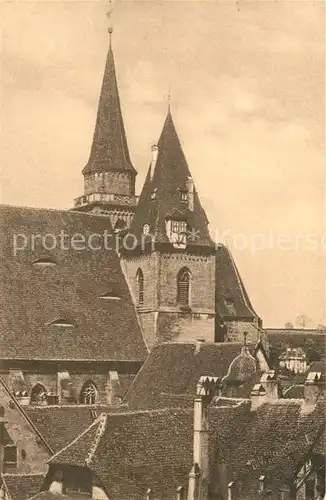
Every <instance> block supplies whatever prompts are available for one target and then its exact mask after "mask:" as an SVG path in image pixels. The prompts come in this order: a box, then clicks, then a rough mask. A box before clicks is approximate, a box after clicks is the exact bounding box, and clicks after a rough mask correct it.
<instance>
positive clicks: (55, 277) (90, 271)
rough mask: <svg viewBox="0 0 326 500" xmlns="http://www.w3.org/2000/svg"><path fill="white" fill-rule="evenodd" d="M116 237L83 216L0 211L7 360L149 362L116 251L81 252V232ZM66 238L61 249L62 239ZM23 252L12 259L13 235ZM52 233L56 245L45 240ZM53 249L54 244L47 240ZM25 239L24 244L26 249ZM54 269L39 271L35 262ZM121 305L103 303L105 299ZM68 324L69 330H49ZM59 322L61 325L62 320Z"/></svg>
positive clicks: (0, 338) (0, 348)
mask: <svg viewBox="0 0 326 500" xmlns="http://www.w3.org/2000/svg"><path fill="white" fill-rule="evenodd" d="M105 230H106V231H108V234H110V233H111V231H112V230H111V227H110V222H109V220H108V218H104V217H97V216H94V215H89V214H83V213H80V212H71V211H69V212H68V211H59V210H48V209H36V208H35V209H34V208H24V207H12V206H1V207H0V232H1V238H0V239H1V241H0V261H1V267H0V281H1V292H0V311H1V312H0V353H1V355H0V356H1V358H2V359H33V360H46V359H47V360H49V359H51V360H95V361H99V360H101V361H105V360H107V361H108V360H116V361H143V360H144V359H145V358H146V356H147V349H146V347H145V344H144V340H143V337H142V333H141V330H140V327H139V323H138V321H137V316H136V311H135V308H134V305H133V303H132V299H131V296H130V293H129V289H128V286H127V283H126V281H125V278H124V275H123V273H122V270H121V267H120V262H119V259H118V256H117V254H116V253H115V251H114V250H106V249H105V248H103V246H104V245H103V239H102V240H101V239H100V238H98V239H97V240H96V241H97V242H96V243H94V245H98V244H99V243H101V242H102V249H101V250H97V251H95V250H91V249H90V248H87V246H86V249H84V250H76V249H75V248H76V246H75V248H74V247H73V245H71V243H70V242H71V238H72V237H73V236H74V235H76V234H78V233H80V234H82V235H83V236H84V237H85V239H86V241H88V238H89V236H90V235H91V234H94V233H98V234H100V235H103V234H104V231H105ZM61 232H64V234H65V235H66V237H65V238H66V239H65V240H64V243H63V245H64V247H65V248H66V249H63V248H62V243H61V240H60V234H62V233H61ZM19 234H21V235H25V237H26V241H27V243H26V249H25V250H22V251H17V255H15V253H14V249H13V242H14V238H15V235H19ZM47 234H50V235H51V234H52V235H54V237H55V238H56V239H55V240H54V243H55V244H56V247H55V248H54V249H53V250H46V249H45V248H44V247H43V245H42V241H41V238H39V239H38V240H34V241H35V244H34V250H33V249H32V241H33V240H32V238H33V235H41V236H43V237H45V235H47ZM46 241H48V242H47V243H46V244H47V245H48V247H50V245H52V246H53V238H51V239H49V240H46ZM22 242H23V238H21V239H20V240H19V243H20V244H22ZM39 258H45V259H52V260H53V262H54V263H55V264H56V265H49V266H43V265H35V264H33V262H34V261H35V260H36V259H39ZM109 291H110V293H114V294H116V295H118V296H119V297H120V298H121V299H120V300H103V299H101V298H100V296H101V295H103V294H105V293H108V292H109ZM62 319H63V320H67V322H68V323H71V324H72V325H73V326H72V327H64V326H56V325H54V324H49V323H50V322H51V321H55V320H60V321H61V320H62ZM60 321H59V322H60Z"/></svg>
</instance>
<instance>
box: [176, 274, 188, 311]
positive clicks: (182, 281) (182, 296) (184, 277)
mask: <svg viewBox="0 0 326 500" xmlns="http://www.w3.org/2000/svg"><path fill="white" fill-rule="evenodd" d="M190 277H191V274H190V271H189V269H187V268H186V267H183V268H182V269H181V270H180V271H179V273H178V277H177V302H178V304H180V305H181V306H189V303H190Z"/></svg>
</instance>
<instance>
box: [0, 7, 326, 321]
mask: <svg viewBox="0 0 326 500" xmlns="http://www.w3.org/2000/svg"><path fill="white" fill-rule="evenodd" d="M107 10H108V3H105V2H100V1H95V0H94V1H87V2H86V1H85V2H83V1H79V2H78V1H77V2H76V1H72V0H71V1H69V0H66V1H30V0H20V1H8V2H7V1H3V0H2V2H1V3H0V18H1V21H0V23H1V38H0V43H1V100H0V102H1V175H2V182H1V190H2V192H1V202H2V203H8V204H15V205H27V206H38V207H53V208H70V207H71V206H72V200H73V198H74V197H77V196H79V195H80V194H81V193H82V185H83V179H82V175H81V169H82V168H83V167H84V165H85V164H86V162H87V159H88V154H89V150H90V145H91V141H92V134H93V129H94V123H95V117H96V116H95V115H96V109H97V99H98V95H99V91H100V85H101V81H102V72H103V68H104V63H105V58H106V52H107V47H108V36H107V26H108V20H107V18H106V16H105V12H106V11H107ZM112 23H113V26H114V33H113V45H114V53H115V60H116V68H117V74H118V79H119V87H120V97H121V101H122V109H123V115H124V120H125V126H126V132H127V137H128V143H129V147H130V152H131V155H132V160H133V163H134V165H135V167H136V169H137V170H138V172H139V175H138V191H139V190H140V188H141V186H142V182H143V179H144V175H145V172H146V170H147V168H148V165H149V154H150V146H151V144H152V143H153V142H155V141H157V139H158V134H159V133H160V130H161V128H162V125H163V122H164V119H165V115H166V111H167V100H168V99H167V96H168V92H169V88H170V89H171V107H172V114H173V118H174V121H175V123H176V127H177V130H178V133H179V136H180V138H181V140H182V144H183V147H184V151H185V154H186V157H187V159H188V162H189V167H190V169H191V171H192V173H193V176H194V180H195V184H196V187H197V190H198V191H199V194H200V198H201V200H202V204H203V206H204V207H205V209H206V213H207V216H208V218H209V220H210V222H211V226H210V227H211V232H212V235H213V237H215V238H216V239H220V238H219V237H220V236H221V235H223V233H224V232H225V231H227V232H228V237H227V242H228V244H229V245H230V247H231V250H232V253H233V255H234V258H235V260H236V262H237V265H238V267H239V269H240V272H241V274H242V276H243V278H244V282H245V283H246V286H247V289H248V292H249V294H250V296H251V298H252V302H253V303H254V304H255V307H256V310H257V312H258V313H259V314H260V316H261V317H262V318H263V320H264V324H265V326H283V325H284V323H285V322H286V321H294V320H295V317H296V316H297V315H298V314H301V313H306V314H307V315H308V316H309V317H310V318H311V320H312V321H311V323H309V325H308V326H312V327H313V326H315V325H317V324H319V323H324V324H325V255H326V251H325V249H326V241H325V240H323V239H322V238H323V235H324V234H325V154H324V153H325V139H324V86H325V64H324V42H325V40H324V3H323V2H313V1H283V0H279V1H254V2H247V1H242V0H239V1H238V2H234V1H227V0H224V1H200V2H198V1H158V0H151V1H139V2H135V1H122V0H120V1H119V0H117V1H116V2H115V3H114V9H113V16H112ZM253 235H261V236H260V239H264V240H265V246H264V248H262V249H261V250H260V251H256V252H255V251H254V250H253V248H252V245H251V241H252V238H253ZM282 235H284V236H285V237H286V238H288V239H289V243H288V244H286V245H285V246H286V248H287V249H284V245H282V247H280V246H281V244H280V243H278V242H279V240H280V237H281V236H282ZM309 235H312V236H313V238H314V240H313V241H315V243H314V244H312V243H311V240H309V241H310V243H309V241H308V239H309ZM311 239H312V238H311Z"/></svg>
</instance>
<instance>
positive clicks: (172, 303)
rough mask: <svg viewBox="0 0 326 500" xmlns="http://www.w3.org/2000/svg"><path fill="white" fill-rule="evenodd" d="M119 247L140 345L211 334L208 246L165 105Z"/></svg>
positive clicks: (203, 220)
mask: <svg viewBox="0 0 326 500" xmlns="http://www.w3.org/2000/svg"><path fill="white" fill-rule="evenodd" d="M132 237H133V241H134V247H133V248H131V246H130V245H129V244H128V247H127V246H125V247H124V248H122V249H121V256H122V262H123V265H124V268H125V270H126V275H127V276H128V278H129V282H130V284H131V289H132V292H133V295H134V297H135V300H136V302H137V305H138V314H139V318H140V321H141V324H142V327H143V332H144V335H145V338H146V342H147V344H148V345H149V346H152V345H153V344H154V343H155V342H160V341H165V340H173V341H181V342H184V341H187V342H188V341H195V340H196V339H197V338H198V336H199V337H200V338H202V339H206V340H208V341H210V342H213V341H214V335H215V245H214V243H213V241H212V240H211V237H210V235H209V231H208V220H207V217H206V214H205V211H204V209H203V207H202V205H201V203H200V201H199V196H198V193H197V190H196V188H195V185H194V182H193V179H192V176H191V173H190V170H189V166H188V163H187V160H186V157H185V155H184V152H183V150H182V146H181V143H180V140H179V137H178V134H177V132H176V129H175V126H174V122H173V119H172V114H171V109H170V106H169V107H168V113H167V116H166V119H165V123H164V126H163V130H162V132H161V135H160V138H159V141H158V143H157V145H155V146H153V148H152V161H151V164H150V167H149V170H148V173H147V177H146V180H145V183H144V187H143V190H142V193H141V196H140V199H139V203H138V206H137V209H136V213H135V217H134V220H133V223H132V226H131V234H130V241H131V239H132ZM128 243H129V242H128Z"/></svg>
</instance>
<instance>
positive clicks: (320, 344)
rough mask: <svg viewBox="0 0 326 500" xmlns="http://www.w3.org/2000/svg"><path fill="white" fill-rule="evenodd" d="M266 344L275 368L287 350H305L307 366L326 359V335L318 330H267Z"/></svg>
mask: <svg viewBox="0 0 326 500" xmlns="http://www.w3.org/2000/svg"><path fill="white" fill-rule="evenodd" d="M265 335H266V343H267V345H268V346H269V352H270V357H271V361H272V363H273V366H275V367H276V366H277V364H278V358H279V356H280V355H281V354H282V353H283V352H284V351H286V349H288V348H290V349H297V348H301V349H303V351H304V353H305V355H306V360H307V365H309V364H310V363H312V362H313V361H320V360H325V359H326V347H325V346H326V333H325V332H324V331H318V330H308V329H306V330H302V329H299V328H292V329H286V328H266V329H265Z"/></svg>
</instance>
